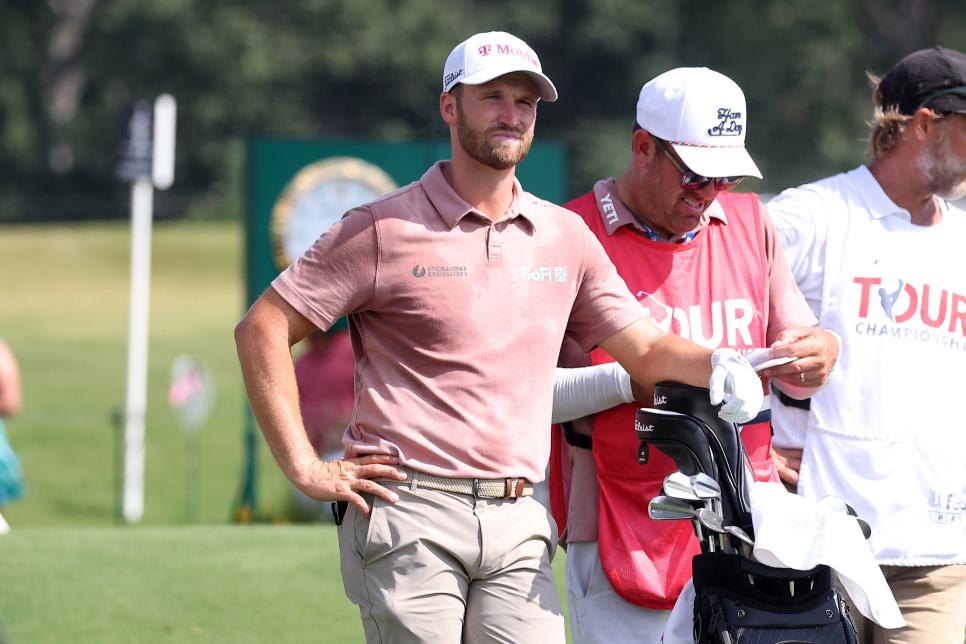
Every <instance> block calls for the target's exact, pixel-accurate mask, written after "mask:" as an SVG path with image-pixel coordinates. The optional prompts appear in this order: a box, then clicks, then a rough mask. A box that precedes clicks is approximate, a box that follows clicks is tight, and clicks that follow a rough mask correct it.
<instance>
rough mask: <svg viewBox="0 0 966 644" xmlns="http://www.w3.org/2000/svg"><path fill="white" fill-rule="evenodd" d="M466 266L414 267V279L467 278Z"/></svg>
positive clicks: (417, 265)
mask: <svg viewBox="0 0 966 644" xmlns="http://www.w3.org/2000/svg"><path fill="white" fill-rule="evenodd" d="M467 275H469V271H468V270H467V269H466V267H465V266H420V265H419V264H416V265H415V266H413V277H466V276H467Z"/></svg>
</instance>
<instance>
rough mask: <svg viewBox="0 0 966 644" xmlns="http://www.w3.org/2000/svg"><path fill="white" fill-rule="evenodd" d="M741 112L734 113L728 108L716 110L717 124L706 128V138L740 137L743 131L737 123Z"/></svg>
mask: <svg viewBox="0 0 966 644" xmlns="http://www.w3.org/2000/svg"><path fill="white" fill-rule="evenodd" d="M740 120H741V112H735V111H733V110H732V109H731V108H730V107H719V108H718V124H717V125H715V126H714V127H710V128H708V136H741V131H742V130H743V129H744V128H743V127H742V125H741V123H739V122H738V121H740Z"/></svg>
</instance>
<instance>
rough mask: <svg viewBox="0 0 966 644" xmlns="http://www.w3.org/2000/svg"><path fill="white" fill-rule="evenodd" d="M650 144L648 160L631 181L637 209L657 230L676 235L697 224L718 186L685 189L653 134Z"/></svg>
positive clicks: (670, 236)
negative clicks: (634, 179)
mask: <svg viewBox="0 0 966 644" xmlns="http://www.w3.org/2000/svg"><path fill="white" fill-rule="evenodd" d="M650 145H651V146H652V147H653V151H652V153H651V154H650V155H649V163H648V165H647V166H646V167H643V168H640V169H639V170H638V175H637V177H636V181H635V185H636V192H637V199H636V202H637V203H636V207H637V212H638V214H639V215H640V216H641V218H642V219H644V222H645V223H646V224H648V225H649V226H651V227H652V228H654V229H655V230H657V232H659V233H661V234H663V235H665V236H667V237H669V238H676V237H680V236H681V235H683V234H685V233H687V232H689V231H691V230H694V229H695V228H697V227H698V225H699V224H700V223H701V219H702V218H703V217H704V212H705V211H706V210H707V209H708V207H709V206H710V205H711V203H712V202H713V201H714V199H715V197H717V196H718V192H719V190H718V189H717V188H715V185H714V182H711V183H710V184H708V185H706V186H704V187H703V188H700V189H699V190H685V189H684V188H682V187H681V173H680V172H679V171H678V170H677V168H675V167H674V164H673V163H672V162H671V160H670V159H668V158H667V155H666V154H665V153H664V152H663V151H662V150H661V148H660V146H659V145H658V144H657V142H656V141H655V140H654V137H653V136H652V137H650ZM671 154H673V152H671ZM677 161H678V163H679V164H681V165H682V166H683V163H681V161H680V160H677ZM684 167H686V166H684Z"/></svg>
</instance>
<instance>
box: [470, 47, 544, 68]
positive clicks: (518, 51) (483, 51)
mask: <svg viewBox="0 0 966 644" xmlns="http://www.w3.org/2000/svg"><path fill="white" fill-rule="evenodd" d="M476 52H477V53H478V54H479V55H480V56H489V55H490V54H491V53H493V45H481V46H480V47H479V48H478V49H477V50H476ZM496 53H498V54H503V55H505V56H517V57H519V58H522V59H524V60H525V61H527V62H528V63H530V65H532V66H533V67H537V66H539V64H540V63H539V61H538V60H537V56H536V54H534V53H533V52H532V51H530V50H529V49H526V48H525V47H517V46H514V45H497V46H496Z"/></svg>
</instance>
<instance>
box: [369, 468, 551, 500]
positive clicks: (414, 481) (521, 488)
mask: <svg viewBox="0 0 966 644" xmlns="http://www.w3.org/2000/svg"><path fill="white" fill-rule="evenodd" d="M402 469H403V470H404V471H405V472H406V474H407V478H406V480H405V481H395V480H394V481H387V482H391V483H395V484H396V485H403V486H406V487H408V488H409V489H411V490H417V489H420V488H422V489H424V490H437V491H439V492H452V493H453V494H466V495H467V496H473V497H476V498H478V499H515V498H518V497H521V496H533V483H531V482H530V481H528V480H526V479H459V478H452V477H448V476H436V475H435V474H427V473H426V472H419V471H417V470H411V469H409V468H408V467H404V468H402Z"/></svg>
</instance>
